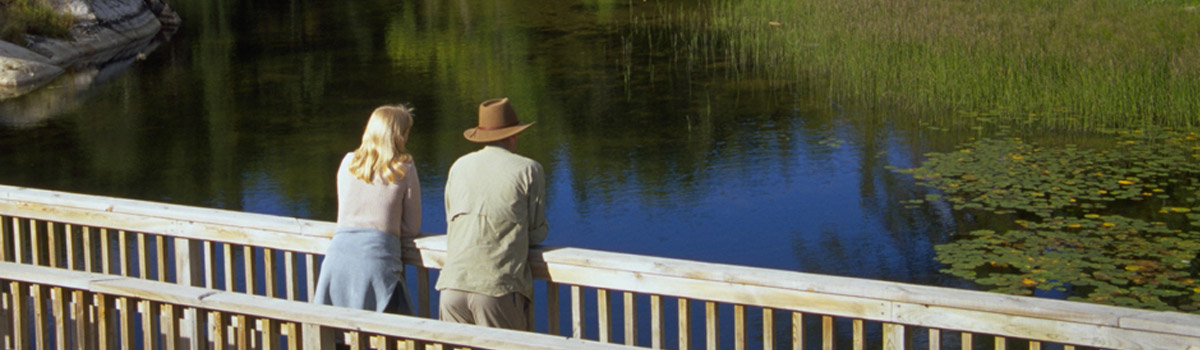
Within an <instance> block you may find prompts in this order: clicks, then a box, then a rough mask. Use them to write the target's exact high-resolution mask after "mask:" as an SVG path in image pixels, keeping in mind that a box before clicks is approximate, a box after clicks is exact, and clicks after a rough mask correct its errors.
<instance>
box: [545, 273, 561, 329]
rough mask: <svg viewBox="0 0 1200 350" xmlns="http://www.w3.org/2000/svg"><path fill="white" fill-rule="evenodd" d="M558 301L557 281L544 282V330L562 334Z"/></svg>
mask: <svg viewBox="0 0 1200 350" xmlns="http://www.w3.org/2000/svg"><path fill="white" fill-rule="evenodd" d="M558 306H559V302H558V283H554V282H550V281H547V282H546V332H547V333H549V334H551V335H560V334H562V329H561V328H562V327H561V323H560V322H561V320H560V319H559V316H560V315H561V313H560V311H559V307H558Z"/></svg>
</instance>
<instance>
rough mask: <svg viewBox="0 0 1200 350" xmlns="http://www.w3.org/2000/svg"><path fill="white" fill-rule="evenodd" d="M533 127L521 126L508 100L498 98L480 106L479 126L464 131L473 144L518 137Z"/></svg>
mask: <svg viewBox="0 0 1200 350" xmlns="http://www.w3.org/2000/svg"><path fill="white" fill-rule="evenodd" d="M531 125H533V123H529V124H521V122H520V121H519V120H517V112H515V111H513V109H512V106H511V105H509V104H508V98H497V99H491V100H487V101H483V103H481V104H479V126H476V127H474V128H470V129H467V130H466V131H463V137H466V138H467V140H469V141H471V142H479V143H488V142H493V141H499V140H503V139H506V138H508V137H509V136H513V135H516V134H518V133H520V132H522V131H525V129H526V128H529V126H531Z"/></svg>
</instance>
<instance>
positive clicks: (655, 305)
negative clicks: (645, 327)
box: [650, 294, 667, 349]
mask: <svg viewBox="0 0 1200 350" xmlns="http://www.w3.org/2000/svg"><path fill="white" fill-rule="evenodd" d="M664 318H665V317H663V302H662V296H661V295H658V294H652V295H650V347H651V348H654V349H663V348H666V347H667V344H666V338H667V335H666V332H667V327H665V322H664Z"/></svg>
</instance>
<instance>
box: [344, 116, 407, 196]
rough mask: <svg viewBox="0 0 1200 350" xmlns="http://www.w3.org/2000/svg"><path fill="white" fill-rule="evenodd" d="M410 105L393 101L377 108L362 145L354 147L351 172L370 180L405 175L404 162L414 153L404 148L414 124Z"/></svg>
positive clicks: (396, 178) (392, 179)
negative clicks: (388, 104)
mask: <svg viewBox="0 0 1200 350" xmlns="http://www.w3.org/2000/svg"><path fill="white" fill-rule="evenodd" d="M412 111H413V109H412V108H411V107H408V106H405V105H390V106H382V107H379V108H376V109H375V111H374V112H372V113H371V119H370V120H368V121H367V128H366V130H364V131H363V136H362V145H360V146H358V149H357V150H354V159H352V160H351V161H350V174H351V175H354V177H356V178H358V179H359V180H363V181H365V182H367V183H372V182H374V181H373V179H375V178H376V177H379V178H382V179H384V180H387V181H388V182H392V183H395V182H397V181H400V180H401V179H403V178H404V175H405V164H407V163H412V161H413V159H412V155H411V154H408V152H407V151H406V150H405V149H404V144H405V141H406V140H405V139H406V138H408V131H409V129H411V128H412V125H413V118H412Z"/></svg>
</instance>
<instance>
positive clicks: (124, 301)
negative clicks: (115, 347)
mask: <svg viewBox="0 0 1200 350" xmlns="http://www.w3.org/2000/svg"><path fill="white" fill-rule="evenodd" d="M117 308H118V309H120V310H121V311H120V312H121V316H120V317H118V321H117V327H118V328H120V340H121V344H120V346H121V348H125V349H132V348H133V328H132V327H133V310H132V307H131V306H130V305H129V298H126V297H117Z"/></svg>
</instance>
